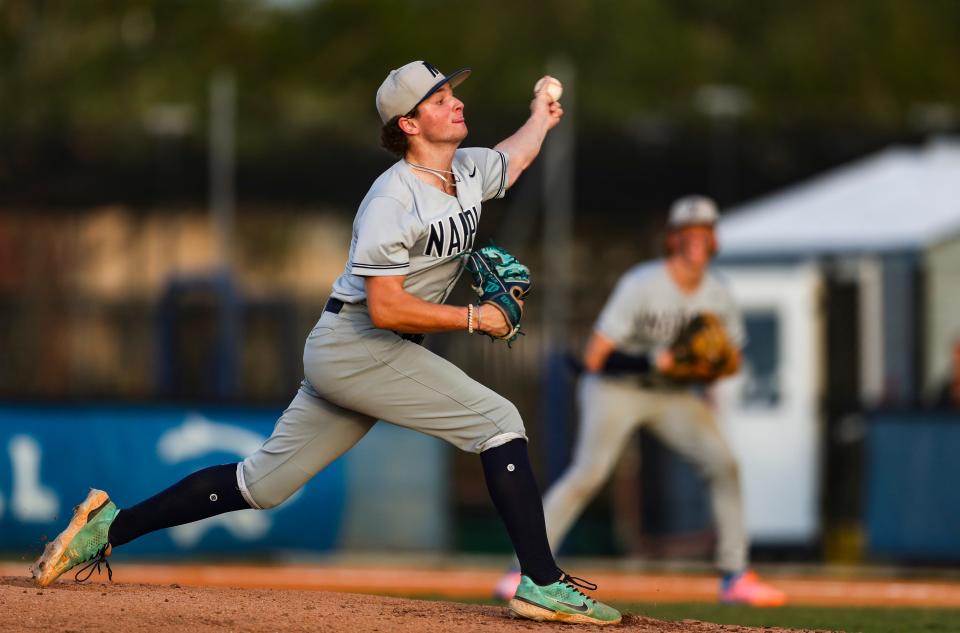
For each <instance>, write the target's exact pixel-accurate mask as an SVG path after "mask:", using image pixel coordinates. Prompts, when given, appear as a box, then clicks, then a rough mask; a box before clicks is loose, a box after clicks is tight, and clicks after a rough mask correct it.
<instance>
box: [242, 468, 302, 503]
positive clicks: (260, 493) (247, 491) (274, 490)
mask: <svg viewBox="0 0 960 633" xmlns="http://www.w3.org/2000/svg"><path fill="white" fill-rule="evenodd" d="M247 459H249V458H247ZM246 464H247V460H244V461H242V462H240V463H239V464H237V488H239V490H240V494H241V495H243V498H244V500H246V502H247V503H249V504H250V507H251V508H253V509H254V510H269V509H270V508H275V507H277V506H278V505H280V504H281V503H283V502H284V501H286V500H287V499H289V498H290V496H291V495H292V494H293V493H295V492H296V491H297V490H299V489H300V486H299V485H297V486H278V485H277V483H278V481H273V480H270V481H268V480H267V479H268V478H262V479H259V480H254V483H252V484H248V483H247V482H248V481H251V471H250V470H249V468H250V467H249V465H247V466H245V465H246ZM245 467H246V468H247V471H246V472H244V468H245ZM274 472H277V471H274Z"/></svg>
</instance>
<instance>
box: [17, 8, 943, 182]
mask: <svg viewBox="0 0 960 633" xmlns="http://www.w3.org/2000/svg"><path fill="white" fill-rule="evenodd" d="M958 23H960V3H958V2H955V1H954V0H927V1H926V2H923V3H913V2H902V1H901V0H845V1H844V2H836V1H834V0H812V1H810V2H804V3H788V2H773V1H769V2H756V1H755V0H722V1H721V0H643V1H638V2H620V1H616V0H599V1H590V0H553V1H552V2H551V3H549V5H547V4H545V3H518V2H515V1H508V0H489V1H486V2H482V3H468V4H463V3H460V4H451V3H449V2H446V1H442V0H407V1H405V2H401V3H398V2H395V1H391V0H316V1H312V2H311V1H309V0H297V1H291V0H286V1H282V0H281V1H278V0H209V1H205V2H191V1H188V0H85V1H84V2H54V1H37V0H2V1H0V142H2V145H3V146H4V147H6V148H7V150H8V151H7V152H5V153H4V154H5V155H0V185H3V184H4V182H5V180H4V174H5V173H6V174H7V179H6V183H7V184H10V183H11V178H12V176H10V174H11V173H15V172H16V171H17V170H18V169H23V168H24V166H30V165H37V164H39V163H43V168H44V169H46V170H50V171H53V172H55V171H56V168H57V161H56V160H55V159H54V158H52V156H59V155H66V156H68V157H71V160H73V161H76V162H79V163H81V164H89V163H95V162H97V161H98V160H106V161H114V162H116V163H118V164H120V167H118V169H122V168H123V166H124V165H125V164H127V163H129V162H131V161H133V162H134V163H135V162H136V161H137V160H138V158H139V157H141V154H142V151H141V146H142V144H143V143H144V138H145V137H146V136H147V135H148V134H149V130H148V129H147V128H148V127H149V124H148V121H149V120H150V112H152V111H154V110H155V108H156V106H157V104H171V103H175V104H180V105H181V106H183V107H187V108H189V109H190V110H191V111H192V112H194V119H195V120H196V121H199V122H203V121H205V117H206V115H205V113H206V97H207V93H208V91H207V82H208V80H209V78H210V76H211V75H212V74H213V73H214V72H216V71H217V69H220V68H224V67H229V68H231V69H232V70H233V72H234V73H235V74H236V76H237V81H238V90H239V112H238V122H239V137H238V151H239V160H240V162H241V168H242V166H243V164H248V165H249V164H254V163H255V164H258V165H267V166H269V164H270V163H271V161H274V160H275V159H276V157H277V156H278V155H280V156H282V155H289V156H291V157H292V158H291V160H296V161H304V160H316V157H315V156H312V155H311V151H309V150H304V148H303V146H304V144H305V143H311V144H313V145H314V146H315V145H316V143H318V142H321V143H323V144H324V145H325V146H327V147H335V148H336V149H337V151H344V150H343V148H344V147H355V148H363V150H362V151H371V150H372V148H373V147H374V146H375V143H376V138H377V126H378V120H377V117H376V112H375V110H374V107H373V92H374V90H375V88H376V86H377V85H378V84H379V82H380V81H381V80H382V78H383V76H384V75H385V73H386V71H387V70H388V69H389V68H392V67H396V66H398V65H400V64H401V63H403V62H405V61H407V60H409V59H414V58H425V59H429V60H431V61H433V62H434V63H436V64H437V65H439V66H440V67H441V68H443V69H452V68H454V67H457V66H460V65H470V66H472V67H473V68H474V69H475V73H474V76H473V78H471V80H470V82H468V83H466V84H464V86H463V87H462V88H461V89H460V94H461V95H462V96H464V98H465V100H466V101H467V104H468V110H467V112H468V116H469V115H470V114H471V113H472V112H482V113H483V116H482V117H477V118H476V119H468V120H469V122H470V123H471V127H472V130H473V134H474V137H473V138H474V139H475V140H476V141H477V142H492V141H495V140H496V139H497V137H499V136H500V135H502V134H505V133H507V132H509V131H510V130H511V129H512V128H513V127H514V126H515V125H516V124H517V123H518V122H519V121H520V120H521V119H522V117H523V115H524V112H525V100H526V98H527V96H528V95H529V93H530V89H531V85H532V83H533V80H534V79H535V78H536V77H537V76H538V75H539V74H540V73H542V72H543V68H544V66H545V64H546V60H547V59H548V58H549V57H550V56H551V55H553V54H555V53H564V54H565V55H566V56H567V57H569V58H570V59H571V60H573V63H574V64H575V66H576V68H577V72H578V77H579V82H578V87H579V92H578V95H579V96H578V98H579V103H578V104H577V107H578V126H579V129H578V134H580V135H581V136H583V137H585V138H586V139H587V142H586V145H585V146H584V147H585V149H584V151H589V139H591V138H602V137H604V136H608V135H619V136H624V135H626V136H628V137H630V138H633V139H634V140H640V141H641V142H642V141H643V138H648V137H649V136H650V135H651V134H652V135H653V136H654V137H658V138H661V139H662V138H663V137H665V136H666V137H667V138H668V139H676V138H677V136H678V135H677V134H676V133H675V131H676V130H677V129H684V130H688V131H690V132H691V133H693V134H694V135H698V134H703V135H705V134H706V133H707V132H706V130H707V128H708V125H709V122H707V121H705V120H704V119H705V116H704V114H703V113H702V112H700V111H699V110H698V109H697V108H696V107H695V104H694V102H693V96H694V95H695V94H696V93H697V91H698V90H699V89H701V88H702V87H703V86H704V85H709V84H732V85H736V86H739V87H740V88H741V89H742V90H743V91H744V93H745V94H746V95H748V96H749V99H750V102H751V104H752V107H751V109H750V112H749V113H747V114H746V115H745V117H744V121H743V123H742V125H743V128H744V129H746V130H748V131H750V130H752V131H753V132H752V133H753V134H754V135H755V139H757V140H759V141H760V142H761V143H762V141H763V139H764V137H770V136H773V135H776V134H781V133H782V132H783V130H784V129H785V128H791V129H798V128H814V127H816V128H818V129H822V130H827V131H828V132H827V134H829V135H832V134H833V130H851V134H856V131H857V130H873V131H875V132H879V133H881V134H883V135H886V136H887V137H890V136H895V135H897V134H901V135H902V134H906V133H908V132H909V131H910V128H909V121H908V119H909V111H910V108H911V107H912V105H913V104H915V103H917V102H942V103H956V102H958V101H960V75H958V74H957V73H956V72H955V71H954V69H955V68H956V66H957V63H958V62H960V38H956V37H955V34H954V31H955V27H956V25H957V24H958ZM202 128H203V125H197V126H193V128H192V130H191V135H190V138H188V139H187V141H186V142H187V143H188V144H192V146H193V147H194V148H195V154H198V155H202V153H203V151H204V150H203V143H204V139H205V131H204V130H203V129H202ZM638 130H639V132H638ZM638 134H639V135H640V137H639V139H638ZM318 140H319V141H318ZM581 145H584V144H583V143H581ZM298 152H305V153H304V154H303V155H298ZM187 154H188V155H189V152H187ZM64 160H67V159H64ZM198 160H199V159H198ZM340 162H341V163H342V161H340ZM322 167H324V165H323V163H322V162H321V163H320V164H319V165H318V169H319V168H322ZM61 168H62V169H66V165H63V166H61ZM116 180H123V179H122V178H117V179H116ZM197 186H198V187H199V186H201V184H200V181H199V180H198V183H197ZM63 188H66V189H69V187H68V186H66V185H64V186H63V187H61V189H63ZM120 197H123V195H122V193H121V194H120Z"/></svg>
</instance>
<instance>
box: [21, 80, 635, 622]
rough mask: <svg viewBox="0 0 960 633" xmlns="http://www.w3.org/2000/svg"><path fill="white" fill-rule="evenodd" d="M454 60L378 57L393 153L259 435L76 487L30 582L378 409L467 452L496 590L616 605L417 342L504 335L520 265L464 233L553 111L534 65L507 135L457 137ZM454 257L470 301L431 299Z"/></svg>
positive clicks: (534, 605) (536, 600) (482, 401)
mask: <svg viewBox="0 0 960 633" xmlns="http://www.w3.org/2000/svg"><path fill="white" fill-rule="evenodd" d="M469 74H470V70H469V69H466V68H464V69H460V70H457V71H456V72H454V73H451V74H449V75H444V74H443V73H441V72H440V71H439V70H438V69H437V68H436V67H435V66H433V65H432V64H429V63H427V62H423V61H415V62H411V63H409V64H406V65H404V66H402V67H400V68H398V69H396V70H393V71H391V72H390V73H389V75H388V76H387V78H386V79H385V80H384V81H383V83H382V84H381V86H380V89H379V90H378V91H377V96H376V105H377V110H378V112H379V114H380V118H381V120H382V122H383V127H382V128H381V142H382V144H383V146H384V147H385V148H386V149H388V150H389V151H391V152H393V153H394V154H395V155H396V156H397V157H398V158H399V160H398V161H397V162H396V163H395V164H394V165H393V166H391V167H390V168H389V169H387V170H386V171H385V172H383V174H381V175H380V177H379V178H377V179H376V180H375V181H374V183H373V185H372V186H371V187H370V190H369V191H368V192H367V195H366V196H365V197H364V198H363V201H362V202H361V203H360V207H359V210H358V211H357V215H356V219H355V220H354V223H353V235H352V240H351V243H350V249H349V256H348V258H347V262H346V266H345V268H344V271H343V274H342V275H340V277H339V278H338V279H337V280H336V281H335V282H334V284H333V292H332V293H331V295H330V299H329V301H328V302H327V304H326V308H325V309H324V311H323V314H322V315H321V317H320V320H319V321H318V322H317V324H316V326H315V327H314V328H313V330H312V331H311V332H310V334H309V336H308V337H307V340H306V344H305V346H304V354H303V366H304V376H305V378H304V380H303V382H302V384H301V386H300V389H299V391H298V393H297V394H296V396H295V397H294V398H293V401H292V402H291V403H290V406H289V407H288V408H287V409H286V411H284V413H283V415H282V416H281V417H280V420H279V421H278V422H277V425H276V427H275V429H274V431H273V434H272V435H271V436H270V437H269V438H268V439H267V440H266V442H265V443H264V444H263V446H262V447H261V448H260V450H258V451H257V452H255V453H254V454H253V455H250V456H249V457H247V458H246V459H245V460H243V461H242V462H240V463H239V464H224V465H221V466H213V467H210V468H207V469H204V470H201V471H198V472H196V473H194V474H192V475H190V476H188V477H186V478H185V479H183V480H182V481H180V482H179V483H177V484H174V485H173V486H172V487H170V488H168V489H166V490H164V491H162V492H160V493H159V494H157V495H156V496H154V497H152V498H150V499H147V500H146V501H143V502H141V503H140V504H137V505H134V506H131V507H124V508H122V509H120V508H118V507H117V506H116V505H115V504H114V503H113V502H112V501H111V500H110V499H109V497H108V496H107V494H106V493H105V492H103V491H100V490H93V491H91V493H90V495H89V496H88V497H87V499H86V500H85V501H84V502H83V503H82V504H81V505H80V506H78V508H77V510H76V512H75V514H74V517H73V520H72V521H71V522H70V525H69V526H68V527H67V529H66V530H64V532H63V533H61V534H60V536H58V537H57V539H56V540H55V541H53V542H52V543H50V544H49V545H48V546H47V548H46V551H45V552H44V553H43V555H42V556H41V557H40V559H39V560H38V561H37V562H36V563H35V565H34V568H33V574H34V577H35V579H36V581H37V582H38V584H40V585H41V586H45V585H48V584H49V583H51V582H53V581H54V580H55V579H56V578H57V577H58V576H60V575H61V574H63V573H64V572H66V571H67V570H69V569H71V568H73V567H75V566H77V565H79V564H84V563H85V567H83V568H82V570H81V571H84V570H86V571H87V572H88V575H89V573H92V571H93V570H94V568H97V569H99V565H100V564H101V563H104V562H106V557H107V556H108V555H109V554H110V552H111V551H112V548H114V547H118V546H121V545H123V544H124V543H128V542H130V541H131V540H133V539H134V538H137V537H139V536H141V535H143V534H146V533H148V532H152V531H154V530H158V529H161V528H167V527H171V526H174V525H179V524H182V523H188V522H192V521H197V520H200V519H203V518H206V517H209V516H213V515H216V514H221V513H223V512H230V511H234V510H241V509H247V508H255V509H262V508H271V507H274V506H276V505H278V504H280V503H282V502H283V501H284V500H285V499H287V498H288V497H289V496H290V495H292V494H293V493H294V492H296V491H297V490H298V489H299V488H300V487H301V486H303V485H304V484H305V483H306V482H307V481H308V480H310V478H311V477H313V476H314V475H315V474H316V473H317V472H319V471H320V470H321V469H322V468H324V467H325V466H326V465H327V464H329V463H330V462H332V461H333V460H334V459H336V458H337V457H338V456H340V455H341V454H343V453H344V452H346V451H347V450H349V449H350V448H351V447H352V446H353V445H354V444H356V443H357V442H358V441H359V440H360V439H361V438H362V437H363V436H364V435H365V434H366V433H367V431H369V430H370V428H371V427H373V425H374V424H376V423H377V422H378V421H379V420H384V421H387V422H390V423H393V424H398V425H400V426H405V427H408V428H411V429H416V430H418V431H420V432H423V433H428V434H430V435H434V436H436V437H440V438H443V439H444V440H447V441H448V442H450V443H452V444H453V445H455V446H457V447H459V448H461V449H463V450H465V451H470V452H474V453H478V454H479V455H480V460H481V462H482V465H483V471H484V476H485V478H486V483H487V488H488V490H489V492H490V496H491V498H492V499H493V502H494V505H495V506H496V508H497V510H498V512H499V513H500V516H501V518H502V519H503V522H504V524H505V525H506V528H507V532H508V533H509V536H510V539H511V541H512V543H513V546H514V550H515V552H516V554H517V557H518V559H519V561H520V569H521V571H522V581H521V582H520V584H519V588H518V589H517V591H516V594H515V595H514V596H513V597H512V600H511V601H510V608H511V609H512V610H513V611H514V612H515V613H516V614H518V615H520V616H522V617H526V618H531V619H535V620H555V621H565V622H575V623H590V624H614V623H617V622H619V621H620V614H619V613H618V612H617V611H616V610H615V609H613V608H611V607H609V606H607V605H605V604H603V603H601V602H598V601H596V600H593V599H592V598H590V597H588V596H587V595H586V594H583V593H581V591H580V588H588V589H596V586H595V585H592V584H591V583H587V582H586V581H583V580H581V579H577V578H574V577H571V576H568V575H566V574H564V573H563V572H562V571H561V570H560V569H559V568H558V567H557V565H556V563H555V562H554V559H553V555H552V553H551V551H550V547H549V544H548V541H547V534H546V529H545V527H544V519H543V507H542V505H541V501H540V494H539V491H538V489H537V484H536V481H535V480H534V477H533V471H532V469H531V467H530V462H529V459H528V457H527V438H526V432H525V430H524V424H523V420H521V419H520V415H519V413H518V412H517V408H516V407H515V406H514V405H513V404H512V403H510V402H509V401H508V400H506V399H505V398H503V396H500V395H499V394H497V393H495V392H494V391H492V390H490V389H489V388H487V387H485V386H483V385H482V384H480V383H479V382H477V381H476V380H473V379H472V378H470V377H469V376H467V375H466V374H465V373H464V372H463V371H461V370H460V369H459V368H457V367H456V366H455V365H453V364H451V363H450V362H448V361H446V360H444V359H443V358H441V357H440V356H437V355H436V354H434V353H433V352H431V351H429V350H427V349H425V348H424V347H422V346H421V345H420V342H421V341H422V339H423V335H424V334H425V333H430V332H452V331H466V332H470V333H474V332H476V333H483V334H487V335H490V336H492V337H495V338H501V339H505V340H507V341H512V340H513V339H514V338H516V336H517V334H518V332H519V319H520V317H521V316H522V308H523V296H524V295H525V293H526V291H527V288H528V287H529V271H528V270H527V269H526V267H524V266H523V265H522V264H520V263H519V262H517V261H516V260H515V259H514V258H513V257H512V256H511V255H510V254H509V253H506V252H505V251H503V250H502V249H497V248H484V249H479V250H476V251H472V250H471V249H472V246H473V242H474V238H475V236H476V233H477V226H478V223H479V221H480V214H481V208H482V205H483V202H485V201H487V200H490V199H492V198H499V197H501V196H503V195H504V192H505V191H506V190H507V189H508V188H509V187H510V186H511V185H513V183H514V182H516V180H517V178H518V177H519V176H520V174H521V172H523V171H524V170H525V169H526V168H527V167H528V166H529V165H530V163H531V162H532V161H533V160H534V158H535V157H536V156H537V154H538V153H539V151H540V147H541V144H542V143H543V140H544V138H545V136H546V134H547V132H548V131H549V130H550V129H552V128H553V127H554V126H556V125H557V124H558V123H559V122H560V118H561V116H562V115H563V109H562V107H561V106H560V103H559V102H557V101H556V100H555V99H554V98H552V97H551V96H550V93H549V92H548V90H547V89H546V88H545V87H544V86H545V85H552V84H553V83H554V82H555V81H556V80H553V79H552V78H547V79H548V80H549V81H546V82H542V83H541V84H540V85H541V88H540V89H537V90H535V91H534V98H533V101H532V102H531V104H530V112H531V114H530V117H529V118H528V119H527V121H526V123H524V125H523V126H522V127H520V129H518V130H517V131H516V132H515V133H514V134H513V135H512V136H510V137H508V138H507V139H505V140H504V141H502V142H501V143H499V144H498V145H497V146H496V147H494V148H493V149H484V148H470V149H459V146H460V144H461V142H462V141H463V140H464V139H465V138H466V136H467V125H466V121H465V117H464V104H463V102H462V101H461V100H460V99H459V98H458V97H456V96H455V95H454V92H453V89H454V88H455V87H456V86H457V85H458V84H460V83H461V82H462V81H463V80H465V79H466V78H467V76H468V75H469ZM553 94H557V92H556V89H553ZM465 269H466V270H467V271H469V273H470V275H471V278H472V282H473V286H474V288H475V290H476V291H477V293H478V295H480V300H479V302H478V305H469V306H450V305H444V301H445V300H446V299H447V297H448V295H449V294H450V291H451V289H452V288H453V286H454V284H455V283H456V282H457V279H458V278H459V277H460V275H461V273H462V271H464V270H465ZM107 569H108V573H109V572H110V569H109V565H108V566H107ZM79 574H80V572H78V579H80V577H79Z"/></svg>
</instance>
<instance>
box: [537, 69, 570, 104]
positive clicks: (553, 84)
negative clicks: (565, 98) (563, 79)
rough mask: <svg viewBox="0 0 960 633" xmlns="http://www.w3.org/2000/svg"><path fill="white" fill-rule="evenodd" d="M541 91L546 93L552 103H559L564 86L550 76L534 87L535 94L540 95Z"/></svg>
mask: <svg viewBox="0 0 960 633" xmlns="http://www.w3.org/2000/svg"><path fill="white" fill-rule="evenodd" d="M541 90H545V91H546V93H547V95H548V96H549V97H550V100H551V101H559V100H560V95H562V94H563V84H562V83H560V81H559V80H558V79H554V78H553V77H550V76H549V75H548V76H546V77H543V78H541V79H540V81H538V82H537V83H536V85H534V86H533V94H535V95H538V94H540V91H541Z"/></svg>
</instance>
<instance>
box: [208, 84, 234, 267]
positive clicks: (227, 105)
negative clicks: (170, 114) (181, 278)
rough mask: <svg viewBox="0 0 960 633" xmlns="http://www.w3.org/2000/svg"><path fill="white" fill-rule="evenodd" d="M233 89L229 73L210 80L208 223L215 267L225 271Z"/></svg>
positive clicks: (228, 249) (230, 203)
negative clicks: (211, 234) (214, 246)
mask: <svg viewBox="0 0 960 633" xmlns="http://www.w3.org/2000/svg"><path fill="white" fill-rule="evenodd" d="M236 101H237V89H236V81H235V79H234V76H233V73H232V72H230V71H219V72H218V73H217V74H215V75H214V76H213V78H212V79H211V80H210V126H209V127H210V139H209V142H210V164H209V167H210V220H211V223H212V226H213V234H214V237H215V239H216V248H217V258H216V261H217V264H218V266H219V267H220V268H221V269H222V270H229V269H230V266H231V262H232V255H233V253H232V246H233V226H234V213H235V211H234V205H235V200H234V178H233V172H234V146H235V143H234V128H235V119H236Z"/></svg>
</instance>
